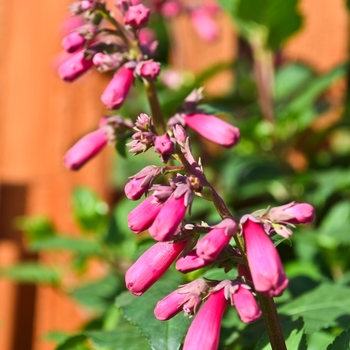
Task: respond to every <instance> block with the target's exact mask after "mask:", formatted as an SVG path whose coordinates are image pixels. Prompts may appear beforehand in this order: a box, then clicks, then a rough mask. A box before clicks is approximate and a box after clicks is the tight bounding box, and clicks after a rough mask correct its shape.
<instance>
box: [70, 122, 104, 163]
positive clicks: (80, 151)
mask: <svg viewBox="0 0 350 350" xmlns="http://www.w3.org/2000/svg"><path fill="white" fill-rule="evenodd" d="M107 142H108V137H107V134H106V130H105V129H104V128H103V127H101V128H99V129H97V130H95V131H93V132H90V133H89V134H87V135H85V136H84V137H82V138H81V139H80V140H79V141H78V142H77V143H76V144H75V145H74V146H73V147H71V148H70V149H69V151H68V152H67V153H66V154H65V156H64V158H63V163H64V165H65V166H66V167H67V168H68V169H69V170H78V169H80V168H81V167H82V166H83V165H84V164H85V163H86V162H88V161H89V160H90V159H91V158H93V157H94V156H95V155H96V154H97V153H99V152H100V151H101V150H102V148H103V147H104V146H106V144H107Z"/></svg>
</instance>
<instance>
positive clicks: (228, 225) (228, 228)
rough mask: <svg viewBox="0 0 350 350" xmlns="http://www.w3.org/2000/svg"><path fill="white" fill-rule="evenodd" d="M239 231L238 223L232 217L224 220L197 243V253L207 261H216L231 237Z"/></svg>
mask: <svg viewBox="0 0 350 350" xmlns="http://www.w3.org/2000/svg"><path fill="white" fill-rule="evenodd" d="M236 232H237V225H236V223H235V222H234V221H233V220H231V219H225V220H223V221H222V222H221V223H220V224H219V225H216V226H215V227H214V229H212V230H211V231H210V232H209V233H207V234H206V235H205V237H204V238H202V239H201V240H200V241H199V242H198V244H197V250H196V251H197V255H198V256H199V257H200V258H202V259H203V260H206V261H210V262H212V261H214V260H215V259H216V258H217V257H218V255H219V254H220V253H221V251H222V250H223V249H224V248H225V247H226V246H227V245H228V243H229V242H230V239H231V237H232V236H233V235H234V234H235V233H236Z"/></svg>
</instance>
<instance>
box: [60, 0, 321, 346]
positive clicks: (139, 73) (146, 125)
mask: <svg viewBox="0 0 350 350" xmlns="http://www.w3.org/2000/svg"><path fill="white" fill-rule="evenodd" d="M116 7H117V8H118V9H119V11H120V12H121V14H122V16H123V22H122V23H119V22H117V21H116V20H115V18H114V17H112V15H111V12H110V11H108V10H107V9H106V7H105V4H104V2H102V1H98V0H87V1H85V0H82V1H76V2H75V3H74V4H73V5H72V6H71V7H70V10H71V12H72V13H73V14H74V15H75V16H82V18H83V19H84V23H83V24H82V25H80V26H78V27H76V28H75V29H74V30H73V31H72V32H71V33H69V34H68V35H67V36H66V37H65V38H64V39H63V42H62V46H63V48H64V49H65V50H66V52H67V54H69V55H70V56H68V58H67V59H66V60H65V61H64V62H62V63H61V64H60V66H59V68H58V72H59V75H60V76H61V78H62V79H64V80H66V81H73V80H75V79H76V78H78V77H79V76H81V75H82V74H83V73H84V72H86V71H87V70H88V69H90V68H91V67H93V66H95V67H97V69H98V70H99V71H102V72H106V71H114V72H115V74H114V76H113V77H112V79H111V80H110V82H109V84H108V85H107V87H106V88H105V90H104V92H103V93H102V96H101V100H102V102H103V104H104V105H105V106H106V108H107V109H110V110H114V109H118V108H120V107H121V106H122V104H123V103H124V101H125V99H126V98H127V96H128V93H129V90H130V88H131V86H132V85H133V83H134V82H135V80H137V79H136V78H139V80H141V82H143V83H144V84H145V86H150V84H153V82H154V79H156V78H157V76H158V75H159V73H160V69H161V67H160V64H159V63H157V62H155V61H153V60H152V59H151V57H152V55H153V53H154V50H155V48H156V46H157V44H156V41H155V40H154V36H153V34H152V33H151V32H149V29H148V28H144V26H145V25H146V24H147V22H148V20H149V17H150V10H149V9H148V8H146V7H145V6H144V5H143V4H140V3H139V2H138V1H136V0H118V1H116ZM156 7H157V9H158V11H160V12H161V13H162V14H163V15H164V16H166V17H172V16H175V15H177V14H179V13H180V11H187V13H189V15H190V17H191V19H192V21H193V24H194V26H195V27H197V28H198V29H199V28H200V32H201V34H202V35H203V37H205V38H206V39H208V40H211V39H213V38H214V37H216V27H215V22H213V19H212V16H213V13H214V12H215V11H216V7H212V6H211V5H205V6H204V7H191V8H188V7H184V5H181V4H180V2H178V1H177V0H167V1H158V2H157V6H156ZM103 18H105V19H107V20H108V21H109V22H110V24H112V25H113V26H114V28H113V29H111V28H110V27H107V26H105V25H104V22H103V21H102V19H103ZM153 88H154V90H153V91H152V94H150V95H151V97H150V99H151V101H150V105H151V110H152V116H149V115H147V114H145V113H141V114H140V115H139V116H138V117H137V118H136V120H135V121H134V122H132V121H130V120H127V119H124V118H122V117H121V116H120V115H113V116H108V117H104V118H102V119H101V121H100V123H99V126H98V128H97V130H95V131H93V132H91V133H88V134H87V135H85V136H84V137H83V138H82V139H80V140H79V141H78V142H77V143H76V144H75V145H74V146H73V147H72V148H71V149H70V150H69V151H68V152H67V154H66V155H65V157H64V164H65V165H66V167H67V168H69V169H71V170H77V169H79V168H80V167H82V166H83V165H84V164H85V163H86V162H87V161H89V160H90V159H91V158H92V157H94V156H95V155H96V154H98V153H99V152H100V150H101V149H102V148H103V147H104V146H105V145H106V144H108V143H114V142H115V141H117V140H126V139H128V138H129V139H131V140H130V142H128V143H127V144H126V145H127V146H129V147H130V149H129V152H130V153H132V154H133V155H135V156H136V155H140V154H142V153H144V152H146V151H149V150H153V151H154V152H155V153H157V154H158V155H159V158H160V160H161V165H148V166H146V167H145V168H143V169H140V171H139V172H138V173H136V174H135V175H133V176H131V177H130V178H129V182H128V183H127V184H126V185H125V189H124V191H125V195H126V196H127V198H128V199H130V200H134V201H135V200H140V199H141V198H142V197H143V196H144V199H143V200H142V202H141V203H140V204H139V205H138V206H136V207H135V209H133V210H132V211H131V212H130V213H129V214H128V216H127V222H128V227H129V228H130V230H131V231H132V232H134V233H135V234H139V233H141V232H143V231H148V233H149V235H150V236H151V237H152V238H153V239H154V240H155V244H154V245H153V246H152V247H151V248H149V249H148V250H147V251H146V252H145V253H144V254H143V255H141V257H140V258H139V259H138V260H137V261H136V262H135V263H134V264H133V265H132V266H130V267H129V269H128V270H127V271H126V274H125V281H126V287H127V288H128V290H129V291H130V292H131V293H133V294H135V295H137V296H140V295H142V294H143V293H145V292H146V291H147V290H148V289H149V288H150V287H151V286H152V285H154V284H155V283H156V282H157V281H158V280H159V279H160V278H161V277H162V276H163V275H164V273H165V272H166V271H167V269H168V268H169V267H170V266H171V265H172V264H173V263H175V268H176V269H177V270H178V271H180V272H182V273H187V272H190V271H194V270H198V269H201V268H203V267H208V266H210V265H217V266H219V267H221V268H224V269H225V272H227V271H229V270H230V269H233V268H236V269H237V278H235V279H233V280H223V281H209V280H205V279H197V280H195V281H192V282H190V283H188V284H187V285H182V286H180V287H179V288H178V289H177V290H175V291H173V292H172V293H170V294H169V295H167V296H165V297H164V298H163V299H162V300H160V301H159V302H158V303H157V305H156V307H155V310H154V314H155V316H156V317H157V318H158V319H159V320H162V321H164V320H168V319H170V318H171V317H173V316H175V315H176V314H178V313H179V312H181V311H184V313H185V315H189V316H191V317H192V316H194V315H195V319H194V321H193V322H192V324H191V326H190V329H189V331H188V333H187V336H186V339H185V342H184V347H183V349H184V350H189V349H204V350H206V349H217V347H218V342H219V334H220V324H221V319H222V317H223V315H224V312H225V310H226V308H227V307H228V306H229V305H230V304H231V305H234V307H235V308H236V310H237V313H238V315H239V317H240V319H241V320H242V321H243V322H245V323H249V322H254V321H256V320H258V319H259V318H260V317H261V314H262V313H261V310H260V306H259V303H258V301H257V299H256V294H257V293H260V294H259V295H262V296H263V297H267V298H270V297H276V296H280V295H281V294H282V293H283V291H284V290H285V289H286V288H287V285H288V279H287V277H286V274H285V272H284V269H283V265H282V262H281V259H280V257H279V254H278V251H277V250H276V247H275V246H274V243H273V241H272V239H271V238H272V236H273V235H275V234H278V235H280V236H282V237H283V238H284V239H288V238H289V237H290V236H291V235H292V228H294V227H295V224H310V223H311V222H312V221H313V220H314V216H315V214H314V209H313V207H312V206H311V205H309V204H307V203H295V202H292V203H289V204H287V205H283V206H280V207H275V208H271V209H267V210H260V211H257V212H255V213H252V214H247V215H244V216H243V217H242V218H240V220H237V218H234V217H233V216H232V214H231V213H230V211H229V209H228V208H227V207H226V204H225V203H224V201H223V200H222V198H221V197H220V196H219V194H218V193H217V192H216V190H215V189H214V188H213V186H212V185H211V184H210V183H209V182H208V180H207V177H206V175H205V172H204V170H203V167H202V165H201V162H200V160H196V157H195V156H194V155H193V153H192V150H191V145H190V137H189V136H188V135H187V131H186V128H187V129H192V130H193V131H195V132H197V133H198V134H199V135H200V136H202V137H204V138H206V139H207V140H209V141H211V142H214V143H216V144H218V145H220V146H223V147H226V148H231V147H233V146H235V145H236V144H237V143H238V142H239V139H240V132H239V129H238V128H237V127H235V126H233V125H231V124H230V123H228V122H227V121H224V120H222V119H220V118H218V117H217V116H216V115H213V114H209V113H206V112H205V110H203V108H201V105H200V102H201V100H202V90H201V89H198V90H194V91H193V92H192V93H191V94H190V95H189V96H188V97H187V98H186V99H185V101H184V102H183V105H182V107H181V108H179V110H178V111H177V112H176V113H175V114H173V115H170V116H169V118H167V121H165V120H164V117H163V115H162V111H161V108H160V105H159V102H158V100H157V96H156V94H155V87H154V85H153ZM154 106H156V107H154ZM174 162H177V165H174ZM196 196H199V197H203V198H205V199H208V200H209V201H211V202H212V203H213V204H214V205H215V207H216V209H217V211H218V213H219V214H220V216H221V218H222V219H221V221H220V222H219V223H213V224H211V225H209V224H207V223H204V222H201V223H200V224H198V223H195V222H191V221H189V217H188V216H189V215H187V214H190V212H191V207H192V205H194V204H193V203H194V198H195V197H196ZM203 301H204V303H203ZM202 303H203V306H201V305H202ZM203 332H205V334H206V337H202V336H201V333H203Z"/></svg>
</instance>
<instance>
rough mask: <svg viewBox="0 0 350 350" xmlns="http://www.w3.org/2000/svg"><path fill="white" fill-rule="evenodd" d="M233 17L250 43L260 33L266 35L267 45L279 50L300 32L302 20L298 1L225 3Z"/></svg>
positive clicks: (273, 0)
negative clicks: (292, 36)
mask: <svg viewBox="0 0 350 350" xmlns="http://www.w3.org/2000/svg"><path fill="white" fill-rule="evenodd" d="M220 3H221V4H222V5H223V7H224V9H226V10H227V11H228V12H229V13H230V14H231V15H232V17H233V19H234V21H235V23H236V24H237V25H238V28H239V30H240V32H241V34H242V35H243V36H244V37H246V38H247V39H248V40H250V39H252V37H253V36H254V35H255V33H256V32H257V31H259V32H265V33H266V34H265V35H266V44H267V46H268V47H270V48H272V49H277V48H278V47H280V46H281V45H282V43H283V42H284V41H285V40H286V39H288V38H289V37H290V36H291V35H292V34H294V33H295V32H296V31H297V30H298V29H300V27H301V24H302V17H301V15H300V14H299V11H298V9H297V5H298V0H249V1H245V0H237V1H233V0H230V1H228V3H226V0H221V1H220Z"/></svg>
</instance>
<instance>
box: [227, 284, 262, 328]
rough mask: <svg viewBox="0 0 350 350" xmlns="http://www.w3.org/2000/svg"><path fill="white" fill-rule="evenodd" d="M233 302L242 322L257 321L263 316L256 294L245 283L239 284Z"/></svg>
mask: <svg viewBox="0 0 350 350" xmlns="http://www.w3.org/2000/svg"><path fill="white" fill-rule="evenodd" d="M232 299H233V303H234V305H235V307H236V310H237V312H238V315H239V317H240V319H241V320H242V322H244V323H250V322H255V321H257V320H258V319H259V318H260V317H261V314H262V313H261V310H260V308H259V305H258V304H257V302H256V300H255V298H254V295H253V294H252V292H251V290H250V289H247V288H245V285H240V286H238V289H237V290H236V292H235V293H234V294H233V296H232Z"/></svg>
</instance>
